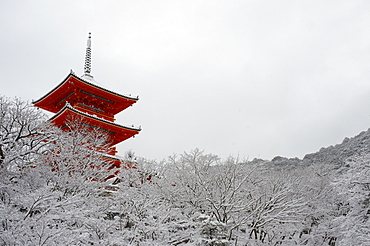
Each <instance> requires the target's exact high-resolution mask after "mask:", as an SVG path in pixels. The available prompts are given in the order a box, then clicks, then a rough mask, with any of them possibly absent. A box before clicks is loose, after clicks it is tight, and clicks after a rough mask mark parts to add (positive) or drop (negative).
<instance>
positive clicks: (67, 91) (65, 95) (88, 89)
mask: <svg viewBox="0 0 370 246" xmlns="http://www.w3.org/2000/svg"><path fill="white" fill-rule="evenodd" d="M84 99H85V101H88V102H94V101H95V102H99V105H98V106H96V107H97V109H96V110H102V111H109V112H106V113H109V114H111V115H115V114H117V113H119V112H121V111H122V110H124V109H126V108H128V107H130V106H131V105H133V104H134V103H136V102H137V101H138V100H139V99H138V97H136V98H134V97H129V96H124V95H120V94H118V93H115V92H112V91H109V90H107V89H104V88H102V87H101V86H98V85H95V84H93V83H91V82H89V81H87V80H85V79H82V78H80V77H78V76H76V75H75V74H74V73H73V72H71V73H70V74H69V75H68V76H67V77H66V78H65V79H64V80H63V81H62V82H61V83H60V84H59V85H57V86H56V87H55V88H54V89H52V90H51V91H50V92H49V93H47V94H46V95H45V96H43V97H42V98H40V99H38V100H36V101H34V102H33V104H34V105H35V106H36V107H39V108H41V109H44V110H47V111H50V112H53V113H57V112H58V111H60V110H61V109H62V108H63V106H64V105H65V103H66V102H69V103H72V104H73V102H74V101H78V102H80V101H81V100H84ZM87 107H92V106H91V105H87Z"/></svg>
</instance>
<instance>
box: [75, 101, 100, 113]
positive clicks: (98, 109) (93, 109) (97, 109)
mask: <svg viewBox="0 0 370 246" xmlns="http://www.w3.org/2000/svg"><path fill="white" fill-rule="evenodd" d="M78 104H79V105H81V106H84V107H87V108H89V109H91V110H92V111H94V112H103V113H104V112H105V111H104V110H102V109H100V108H96V107H94V106H89V105H87V104H85V103H78Z"/></svg>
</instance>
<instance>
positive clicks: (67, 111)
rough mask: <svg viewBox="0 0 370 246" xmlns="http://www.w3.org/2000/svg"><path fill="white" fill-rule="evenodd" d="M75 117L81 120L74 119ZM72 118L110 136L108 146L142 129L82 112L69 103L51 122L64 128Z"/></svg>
mask: <svg viewBox="0 0 370 246" xmlns="http://www.w3.org/2000/svg"><path fill="white" fill-rule="evenodd" d="M74 119H79V120H78V121H74ZM71 120H72V121H73V122H78V124H80V125H82V126H85V127H89V128H91V130H98V131H101V132H103V133H104V134H106V135H107V136H108V141H107V144H108V146H114V145H116V144H118V143H120V142H122V141H125V140H127V139H129V138H131V137H133V136H135V135H136V134H138V133H139V132H140V131H141V129H140V128H134V127H128V126H121V125H118V124H115V123H113V122H110V121H107V120H104V119H101V118H98V117H96V116H94V115H90V114H87V113H84V112H81V111H79V110H77V109H75V108H73V107H72V106H71V105H69V104H67V105H66V106H65V107H63V109H62V110H60V111H59V112H58V113H57V114H55V115H54V116H53V117H52V118H50V119H49V121H50V122H51V123H53V124H54V125H56V126H58V127H60V128H62V129H64V128H66V127H67V126H68V125H67V124H68V121H71Z"/></svg>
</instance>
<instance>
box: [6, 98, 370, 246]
mask: <svg viewBox="0 0 370 246" xmlns="http://www.w3.org/2000/svg"><path fill="white" fill-rule="evenodd" d="M71 125H73V122H71ZM72 128H73V130H72V131H68V132H67V131H62V130H60V129H58V128H56V127H54V126H52V125H50V124H49V123H48V121H47V116H46V115H44V114H43V113H42V112H41V111H40V110H37V109H36V108H35V107H33V105H31V104H29V103H27V102H24V101H22V100H21V99H17V98H15V99H10V98H7V97H5V96H0V175H1V177H0V245H112V246H113V245H115V246H119V245H179V246H182V245H209V246H211V245H215V246H216V245H217V246H232V245H243V246H244V245H248V246H249V245H331V246H333V245H370V234H369V232H370V221H369V216H370V210H369V201H370V152H369V149H370V148H369V147H370V130H369V131H365V132H362V133H360V134H359V135H358V136H356V137H353V138H346V139H345V140H344V141H343V142H342V143H341V144H337V145H335V146H330V147H327V148H322V149H320V150H319V151H318V152H317V153H313V154H308V155H306V156H305V157H304V158H303V159H298V158H291V159H288V158H284V157H275V158H273V159H272V160H271V161H267V160H261V159H253V160H242V159H239V158H238V157H232V156H230V157H229V158H226V159H221V158H219V157H218V156H217V155H215V154H210V153H205V152H204V151H201V150H199V149H194V150H189V151H186V152H183V153H179V154H173V155H172V156H169V157H168V158H166V159H164V160H163V161H152V160H147V159H145V157H138V156H135V154H134V153H133V152H132V151H128V152H127V153H126V154H125V155H126V156H125V162H126V163H130V165H132V166H134V167H135V168H127V167H122V168H121V170H119V173H118V174H117V170H114V169H109V168H107V166H109V164H108V163H107V162H106V159H105V158H104V155H103V154H99V153H100V152H99V150H101V149H104V148H105V147H106V146H104V143H105V141H104V139H105V136H104V135H103V134H101V133H99V132H93V131H91V130H87V129H84V128H82V127H78V126H74V127H72ZM195 144H196V143H195ZM113 173H115V174H116V175H117V178H119V180H120V182H119V183H117V184H113V183H112V182H110V180H107V177H109V176H111V175H112V174H113Z"/></svg>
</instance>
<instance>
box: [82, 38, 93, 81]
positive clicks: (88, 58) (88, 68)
mask: <svg viewBox="0 0 370 246" xmlns="http://www.w3.org/2000/svg"><path fill="white" fill-rule="evenodd" d="M90 72H91V32H89V38H88V40H87V47H86V56H85V66H84V73H85V75H87V76H90V77H92V75H91V74H90Z"/></svg>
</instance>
